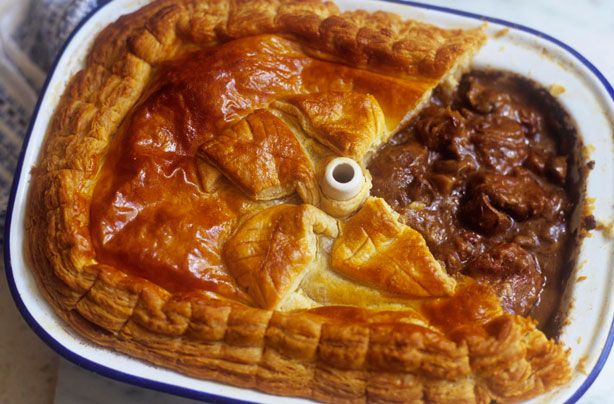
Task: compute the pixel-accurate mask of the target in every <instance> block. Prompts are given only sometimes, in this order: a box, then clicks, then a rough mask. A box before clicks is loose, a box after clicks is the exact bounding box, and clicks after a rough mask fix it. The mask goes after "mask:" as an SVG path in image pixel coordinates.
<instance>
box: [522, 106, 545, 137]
mask: <svg viewBox="0 0 614 404" xmlns="http://www.w3.org/2000/svg"><path fill="white" fill-rule="evenodd" d="M518 120H519V122H520V124H521V125H522V129H523V131H524V133H525V135H527V136H528V137H530V138H534V137H536V136H539V135H541V133H542V132H543V131H544V118H543V117H542V115H541V114H540V113H539V112H537V111H535V110H533V109H530V108H521V109H520V110H519V111H518Z"/></svg>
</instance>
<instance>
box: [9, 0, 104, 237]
mask: <svg viewBox="0 0 614 404" xmlns="http://www.w3.org/2000/svg"><path fill="white" fill-rule="evenodd" d="M96 5H97V1H96V0H31V1H29V2H28V1H24V0H14V2H13V4H12V5H11V6H9V10H8V13H12V11H17V9H16V8H17V7H20V8H24V7H25V8H24V11H25V13H23V14H22V15H25V18H24V20H23V21H20V22H19V23H17V24H13V25H12V26H14V27H18V28H16V29H15V30H14V31H13V32H9V35H8V36H7V35H3V38H2V39H3V41H2V42H0V245H1V244H2V243H3V234H4V221H5V216H6V203H7V200H8V195H9V192H10V187H11V182H12V177H13V173H14V171H15V167H16V165H17V160H18V157H19V152H20V150H21V145H22V141H23V137H24V135H25V132H26V130H27V125H28V122H29V120H30V113H31V111H32V109H33V107H34V105H32V104H33V100H34V97H33V96H32V94H36V93H38V91H39V90H40V89H39V88H35V87H34V86H35V84H32V83H36V82H37V81H36V80H35V79H33V78H32V77H30V76H29V75H31V74H32V73H33V71H32V68H30V69H29V70H28V69H24V68H23V66H24V64H28V65H31V66H35V67H34V69H35V70H36V68H38V69H40V72H36V73H39V75H40V73H41V72H42V73H46V72H47V70H49V68H50V67H51V65H52V63H53V60H54V59H55V57H56V54H57V52H58V51H59V50H60V48H61V47H62V45H63V43H64V41H66V38H67V37H68V35H70V33H71V32H72V30H73V29H74V28H75V27H76V25H77V24H78V23H79V22H80V21H81V19H82V18H83V17H85V16H86V15H87V14H88V13H89V12H90V11H91V10H92V9H93V8H94V7H96ZM11 7H15V9H11ZM2 22H3V23H4V24H7V23H10V22H11V21H8V19H7V18H3V19H2ZM1 28H4V29H5V30H6V29H7V27H1ZM8 42H10V43H8ZM9 46H10V47H11V49H12V52H9V51H8V47H9ZM16 50H17V51H16ZM16 59H18V60H16ZM24 61H26V62H24ZM24 92H27V93H28V95H30V96H29V97H28V96H26V94H24Z"/></svg>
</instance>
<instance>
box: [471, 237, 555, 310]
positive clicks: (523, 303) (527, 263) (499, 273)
mask: <svg viewBox="0 0 614 404" xmlns="http://www.w3.org/2000/svg"><path fill="white" fill-rule="evenodd" d="M465 273H466V274H467V275H469V276H471V277H472V278H474V279H475V280H476V281H478V282H480V283H486V284H488V285H490V286H491V287H492V288H493V289H494V291H495V293H497V295H498V296H499V298H500V299H501V305H502V306H503V309H504V310H506V311H507V312H509V313H513V314H520V315H527V314H528V313H529V311H530V310H531V308H532V307H533V305H534V304H535V303H536V302H537V300H538V298H539V295H540V293H541V290H542V287H543V284H544V278H543V276H542V273H541V270H540V268H539V265H538V263H537V260H536V259H535V257H534V256H533V255H532V254H531V253H530V252H528V251H527V250H525V249H524V248H522V247H520V246H519V245H518V244H515V243H503V244H498V245H496V246H494V247H492V248H491V249H489V250H488V251H486V252H484V253H482V254H481V255H479V256H478V257H477V258H476V259H475V260H473V261H471V262H470V263H469V264H467V266H466V267H465Z"/></svg>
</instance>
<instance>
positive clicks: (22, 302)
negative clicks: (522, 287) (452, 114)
mask: <svg viewBox="0 0 614 404" xmlns="http://www.w3.org/2000/svg"><path fill="white" fill-rule="evenodd" d="M147 2H148V1H147V0H114V1H112V2H109V3H107V4H106V5H103V6H100V7H99V8H98V9H97V10H96V11H95V12H93V13H92V14H91V15H90V16H89V18H87V19H86V20H85V21H84V23H82V24H81V25H80V26H79V27H78V28H77V29H76V31H75V32H74V33H73V35H72V36H71V39H70V41H69V42H68V43H67V45H66V46H65V48H64V50H63V52H62V53H61V56H60V57H59V58H58V60H57V62H56V64H55V67H54V68H53V69H52V72H51V74H50V76H49V78H48V80H47V83H46V85H45V88H44V90H43V92H42V95H41V98H40V99H39V101H38V105H37V107H36V110H35V113H34V115H33V120H32V122H31V126H30V130H29V133H28V136H27V138H26V141H25V144H24V149H23V151H22V155H21V158H20V164H19V168H18V170H17V174H16V177H15V182H14V184H13V189H12V194H11V199H10V202H9V207H8V212H7V223H6V224H7V225H6V229H5V232H6V234H5V240H6V242H5V261H6V265H5V267H6V271H7V277H8V280H9V285H10V288H11V291H12V294H13V297H14V299H15V302H16V304H17V306H18V307H19V310H20V311H21V313H22V315H23V316H24V318H25V319H26V320H27V322H28V323H29V324H30V326H31V327H32V328H33V329H34V331H35V332H36V333H37V334H38V335H39V336H40V337H41V338H42V339H43V340H44V341H45V342H46V343H47V344H49V345H50V346H51V347H52V348H54V349H55V350H56V351H57V352H58V353H59V354H61V355H62V356H64V357H65V358H67V359H69V360H71V361H73V362H75V363H76V364H78V365H80V366H82V367H84V368H87V369H90V370H93V371H95V372H98V373H100V374H103V375H105V376H108V377H112V378H114V379H118V380H121V381H124V382H128V383H133V384H136V385H140V386H144V387H149V388H153V389H157V390H161V391H165V392H168V393H174V394H178V395H183V396H187V397H192V398H197V399H203V400H220V399H221V400H223V401H229V402H234V401H253V402H267V403H274V402H284V403H299V402H306V400H303V399H290V398H287V397H284V398H280V397H275V396H271V395H268V394H264V393H260V392H256V391H253V390H248V389H241V388H237V387H232V386H228V385H224V384H219V383H215V382H210V381H205V380H198V379H194V378H191V377H187V376H184V375H182V374H179V373H177V372H174V371H171V370H167V369H162V368H159V367H156V366H152V365H150V364H147V363H145V362H142V361H140V360H137V359H133V358H131V357H128V356H125V355H122V354H119V353H116V352H113V351H111V350H108V349H104V348H100V347H98V346H95V345H93V344H91V343H90V342H88V341H86V340H84V339H83V338H81V337H79V336H78V335H77V334H76V333H75V332H73V331H72V330H71V329H70V328H69V327H68V326H67V325H66V324H64V323H63V322H62V321H61V320H60V319H59V318H58V317H57V316H56V315H55V314H54V312H53V310H52V309H51V307H50V306H49V305H48V304H47V302H46V301H45V299H44V298H43V297H42V295H41V293H40V292H39V290H38V288H37V285H36V281H35V279H34V278H33V276H32V273H31V271H30V269H29V268H28V266H27V264H26V260H25V257H24V248H23V246H24V239H25V236H26V235H25V229H24V215H25V206H26V197H27V193H28V186H29V183H30V171H31V168H32V167H33V166H34V164H35V163H36V161H37V159H38V154H39V150H40V148H41V144H42V142H43V138H44V135H45V131H46V128H47V125H48V123H49V121H50V118H51V115H52V113H53V111H54V110H55V106H56V104H57V102H58V101H59V99H60V95H61V94H62V92H63V91H64V87H65V85H66V83H67V81H68V80H69V78H70V77H72V75H73V74H74V73H76V72H77V71H78V70H79V69H80V67H81V65H82V62H83V60H84V57H85V55H86V54H87V52H88V49H89V46H90V44H91V43H92V41H93V39H94V38H95V37H96V35H97V33H98V32H99V31H100V30H101V29H102V28H103V27H105V26H106V25H108V24H109V23H111V22H113V21H114V20H115V19H117V18H118V17H119V16H120V15H121V14H125V13H128V12H131V11H134V10H136V9H138V8H139V7H140V6H142V5H144V4H145V3H147ZM99 3H100V2H99ZM336 3H337V4H338V5H339V6H340V7H341V8H342V9H355V8H363V9H367V10H386V11H391V12H395V13H398V14H400V15H401V16H403V17H407V18H415V19H419V20H423V21H427V22H430V23H434V24H436V25H439V26H442V27H461V28H465V27H475V26H478V25H480V24H482V23H484V21H487V22H488V26H487V32H488V34H489V36H490V40H489V42H488V43H487V45H486V46H485V47H484V48H483V49H482V50H481V51H480V52H479V54H478V55H477V57H476V58H475V65H477V66H485V67H495V68H503V69H506V70H511V71H515V72H518V73H520V74H523V75H525V76H528V77H530V78H532V79H534V80H536V81H537V82H539V83H541V84H542V85H543V86H545V87H549V86H551V85H554V84H558V85H562V86H563V87H564V88H565V90H566V91H565V92H564V93H563V94H562V95H560V96H559V99H560V101H561V103H562V104H563V105H564V106H565V107H566V108H567V110H568V111H569V113H570V114H571V116H572V118H573V119H574V120H575V122H576V124H577V127H578V129H579V132H580V134H581V136H582V137H583V139H584V142H585V145H588V146H589V147H588V149H589V150H591V151H590V158H591V159H592V160H594V161H595V169H594V170H592V171H591V172H590V174H589V177H588V183H587V196H588V197H590V198H594V210H593V213H594V215H595V217H596V219H597V220H598V222H602V223H606V224H607V223H610V224H612V223H614V144H613V143H614V141H613V139H614V135H613V133H614V90H613V89H612V86H611V85H610V84H609V83H608V82H607V81H606V79H605V78H604V77H603V75H602V74H601V73H600V72H599V71H598V70H597V69H596V68H595V67H594V66H593V65H592V64H591V63H590V62H588V61H587V60H586V59H585V58H583V57H582V56H581V55H580V54H579V53H578V52H577V51H575V50H574V49H572V48H570V47H569V46H567V45H565V44H563V43H561V42H560V41H558V40H556V39H554V38H551V37H549V36H547V35H545V34H542V33H540V32H538V31H536V30H533V29H530V28H526V27H523V26H518V25H516V24H513V23H509V22H506V21H502V20H498V19H491V18H488V17H483V16H479V15H475V14H470V13H465V12H462V11H457V10H450V9H443V8H439V7H433V6H428V5H423V4H416V3H410V2H401V1H394V0H392V1H391V0H379V1H378V0H367V1H360V2H359V1H350V0H336ZM503 29H505V30H507V33H506V34H504V35H496V36H495V34H496V33H501V30H503ZM504 32H505V31H504ZM612 269H614V243H613V241H612V239H611V238H610V239H609V238H608V237H606V235H605V234H604V233H602V232H599V231H595V232H593V234H592V237H590V238H587V239H585V240H584V241H583V243H582V246H581V250H580V255H579V259H578V265H577V266H576V269H575V272H574V273H573V274H572V275H571V277H570V281H569V285H568V288H567V291H566V295H567V297H568V298H567V299H566V302H567V303H566V304H567V306H568V307H567V308H568V310H569V317H568V318H569V324H568V325H567V326H566V327H565V328H564V329H563V333H562V337H561V338H562V340H563V341H564V342H565V344H566V345H567V346H568V347H570V348H571V350H572V351H571V352H572V353H571V363H572V366H576V365H577V364H580V365H579V366H577V368H578V370H577V371H576V372H575V373H574V376H573V379H572V381H571V382H570V383H569V384H568V385H567V386H565V387H563V388H561V389H559V390H558V391H556V392H552V393H550V394H548V395H545V396H542V397H540V398H538V399H536V400H535V401H537V402H541V401H545V400H547V401H548V402H574V401H577V400H578V399H579V397H581V396H582V394H583V393H584V392H585V391H586V390H587V389H588V388H589V387H590V385H591V383H592V382H593V381H594V379H595V378H596V376H597V374H598V373H599V371H600V370H601V368H602V367H603V365H604V363H605V361H606V359H607V356H608V354H609V351H610V349H611V347H612V343H613V341H614V327H613V326H614V323H613V319H614V304H613V302H612V299H613V291H614V271H613V270H612ZM578 276H586V280H583V281H582V282H575V279H576V278H577V277H578Z"/></svg>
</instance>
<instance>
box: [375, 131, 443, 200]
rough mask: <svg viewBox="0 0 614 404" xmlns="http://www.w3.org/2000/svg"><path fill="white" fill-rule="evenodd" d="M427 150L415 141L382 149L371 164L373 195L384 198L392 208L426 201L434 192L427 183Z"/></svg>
mask: <svg viewBox="0 0 614 404" xmlns="http://www.w3.org/2000/svg"><path fill="white" fill-rule="evenodd" d="M427 167H428V150H426V148H424V146H422V145H421V144H419V143H418V142H409V143H405V144H401V145H396V146H394V147H386V148H384V149H382V150H381V151H380V152H379V153H378V154H377V156H376V157H375V158H374V159H373V160H372V161H371V163H370V165H369V171H370V172H371V175H372V177H373V188H372V190H371V193H372V194H374V195H385V197H386V201H387V202H388V203H389V204H390V206H392V208H395V209H397V208H399V207H404V206H406V205H408V204H410V203H411V202H414V201H421V202H425V203H427V202H429V201H430V199H431V198H432V195H433V190H432V188H431V186H430V184H429V183H428V181H427V180H426V175H425V173H426V170H427Z"/></svg>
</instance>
